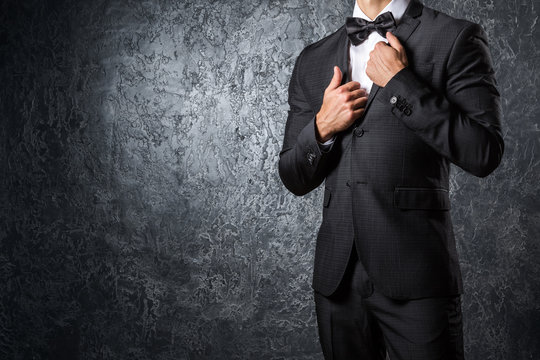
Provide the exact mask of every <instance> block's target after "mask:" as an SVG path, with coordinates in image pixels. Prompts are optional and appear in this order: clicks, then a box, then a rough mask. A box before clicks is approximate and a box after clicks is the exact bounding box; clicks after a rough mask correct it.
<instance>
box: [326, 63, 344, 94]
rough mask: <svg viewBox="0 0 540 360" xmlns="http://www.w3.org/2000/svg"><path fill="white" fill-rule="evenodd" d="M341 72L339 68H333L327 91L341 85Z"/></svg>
mask: <svg viewBox="0 0 540 360" xmlns="http://www.w3.org/2000/svg"><path fill="white" fill-rule="evenodd" d="M341 78H342V74H341V70H340V69H339V67H337V66H334V76H333V77H332V80H331V81H330V84H329V85H328V88H327V89H336V88H337V87H339V85H340V84H341Z"/></svg>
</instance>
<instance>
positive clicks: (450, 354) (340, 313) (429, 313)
mask: <svg viewBox="0 0 540 360" xmlns="http://www.w3.org/2000/svg"><path fill="white" fill-rule="evenodd" d="M314 298H315V304H316V312H317V323H318V325H319V339H320V343H321V347H322V350H323V354H324V358H325V359H326V360H350V359H363V360H385V359H387V355H388V356H389V358H390V359H392V360H424V359H425V360H436V359H439V360H462V359H463V358H464V357H463V356H464V355H463V353H464V351H463V319H462V313H461V297H460V295H457V296H446V297H434V298H423V299H413V300H395V299H390V298H388V297H386V296H384V295H383V294H381V293H380V292H378V291H377V289H376V288H373V284H372V283H371V281H370V280H369V277H368V275H367V273H366V271H365V270H364V268H363V266H362V263H361V262H360V261H358V260H357V258H356V256H354V254H353V256H352V257H351V261H350V263H349V266H348V271H347V272H346V275H345V276H344V279H343V281H342V283H341V284H340V286H339V287H338V289H337V290H336V291H335V292H334V293H333V294H332V295H331V296H329V297H325V296H324V295H322V294H320V293H318V292H316V291H315V292H314ZM387 353H388V354H387Z"/></svg>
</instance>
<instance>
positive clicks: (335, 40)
mask: <svg viewBox="0 0 540 360" xmlns="http://www.w3.org/2000/svg"><path fill="white" fill-rule="evenodd" d="M346 36H347V32H346V30H345V26H342V27H340V28H339V29H337V30H336V31H334V32H333V33H331V34H330V35H327V36H325V37H324V38H322V39H320V40H318V41H316V42H314V43H312V44H309V45H307V46H306V47H305V48H304V49H303V50H302V52H301V53H300V55H299V56H298V60H300V59H302V60H303V61H304V62H310V61H315V62H318V61H321V60H322V59H324V58H325V57H328V56H329V55H333V54H335V53H336V52H337V51H338V50H339V49H340V48H341V46H342V45H343V39H344V37H346Z"/></svg>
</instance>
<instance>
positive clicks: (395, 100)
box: [390, 96, 397, 105]
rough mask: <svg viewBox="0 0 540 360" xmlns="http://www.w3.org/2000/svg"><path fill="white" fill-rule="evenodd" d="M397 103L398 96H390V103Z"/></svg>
mask: <svg viewBox="0 0 540 360" xmlns="http://www.w3.org/2000/svg"><path fill="white" fill-rule="evenodd" d="M395 103H397V97H395V96H392V97H391V98H390V104H392V105H394V104H395Z"/></svg>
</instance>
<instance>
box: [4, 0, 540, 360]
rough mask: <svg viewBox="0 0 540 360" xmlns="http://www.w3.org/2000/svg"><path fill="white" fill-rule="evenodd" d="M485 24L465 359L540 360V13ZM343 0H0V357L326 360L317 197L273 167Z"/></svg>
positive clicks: (343, 9) (471, 188)
mask: <svg viewBox="0 0 540 360" xmlns="http://www.w3.org/2000/svg"><path fill="white" fill-rule="evenodd" d="M425 4H426V5H427V6H431V7H434V8H436V9H440V10H441V11H443V12H446V13H449V14H451V15H454V16H456V17H461V18H467V19H470V20H473V21H475V22H479V23H480V24H481V25H482V26H483V27H484V29H486V31H487V33H488V36H489V39H490V48H491V53H492V56H493V61H494V65H495V70H496V74H497V79H498V81H499V88H500V91H501V94H502V98H503V110H504V124H503V125H504V134H505V142H506V151H505V156H504V159H503V163H502V164H501V166H500V167H499V169H497V170H496V172H495V173H494V174H492V175H491V176H490V177H488V178H485V179H478V178H475V177H473V176H472V175H468V174H466V173H464V172H463V171H461V170H459V169H457V168H454V169H453V170H454V173H453V176H452V181H451V197H452V201H453V209H452V215H453V219H454V228H455V233H456V236H457V242H458V250H459V253H460V261H461V265H462V270H463V276H464V283H465V295H464V296H463V310H464V315H465V346H466V351H467V354H468V358H469V359H537V358H539V357H540V355H539V352H540V345H539V340H538V338H539V337H540V305H539V303H540V299H539V295H540V291H539V288H540V265H539V260H538V259H539V255H540V251H539V245H538V244H539V241H540V230H539V229H540V227H539V223H540V202H539V189H540V186H539V184H538V178H539V174H540V158H539V155H538V154H539V152H540V146H539V145H540V142H539V134H540V132H539V131H540V128H539V120H538V119H539V116H538V114H539V113H540V105H539V104H538V98H539V93H538V87H539V86H540V78H539V77H540V61H539V60H538V59H539V56H540V44H539V41H538V37H539V36H540V30H539V28H540V27H539V25H538V24H537V21H538V9H539V7H540V5H539V4H538V2H537V1H521V2H519V3H518V2H508V1H502V0H494V1H457V0H454V1H442V0H439V1H425ZM352 5H353V4H352V2H351V1H338V2H311V1H305V0H296V1H280V0H276V1H262V0H259V1H239V0H231V1H213V2H206V1H193V2H191V1H168V0H163V1H135V0H133V1H120V0H112V1H82V0H77V1H51V0H49V1H41V0H39V1H38V0H34V1H31V0H29V1H14V0H7V1H3V2H2V3H1V4H0V19H1V21H0V56H1V57H0V64H1V65H2V66H1V70H0V83H1V85H2V86H1V88H0V94H1V98H0V113H1V114H2V115H1V116H2V120H1V123H0V124H1V125H0V189H1V191H0V300H1V301H0V358H5V359H49V358H50V359H255V358H257V359H298V360H300V359H322V355H321V352H320V349H319V345H318V342H317V341H318V340H317V328H316V321H315V316H314V307H313V299H312V292H311V288H310V284H311V271H312V261H313V253H314V236H315V234H316V231H317V227H318V224H319V222H320V219H321V211H320V207H321V200H322V199H321V195H322V194H321V191H320V189H318V190H316V191H314V192H313V193H311V194H308V195H307V196H305V197H303V198H299V197H295V196H294V195H292V194H290V193H288V192H287V191H286V190H285V188H284V187H283V186H282V184H281V183H280V180H279V177H278V174H277V167H276V164H277V158H278V152H279V150H280V147H281V142H282V136H283V131H284V126H285V120H286V113H287V109H288V107H287V103H286V99H287V86H288V81H289V76H290V73H291V71H292V66H293V65H294V61H295V59H296V56H297V55H298V54H299V52H300V51H301V50H302V49H303V47H304V46H305V45H307V44H309V43H311V42H314V41H316V40H318V39H320V38H321V37H323V36H324V35H326V34H329V33H331V32H332V31H334V30H335V29H337V28H338V27H339V26H341V24H342V23H343V19H344V16H348V15H350V13H351V12H352Z"/></svg>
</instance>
